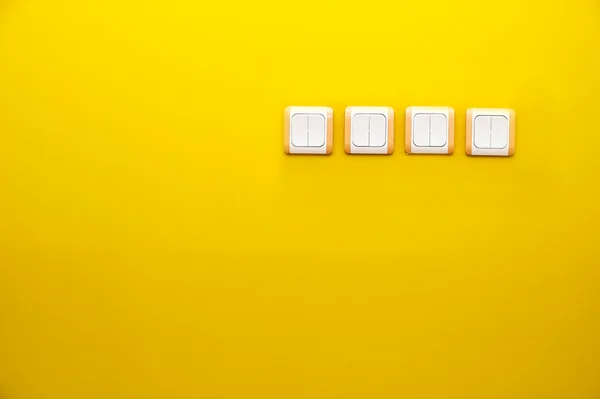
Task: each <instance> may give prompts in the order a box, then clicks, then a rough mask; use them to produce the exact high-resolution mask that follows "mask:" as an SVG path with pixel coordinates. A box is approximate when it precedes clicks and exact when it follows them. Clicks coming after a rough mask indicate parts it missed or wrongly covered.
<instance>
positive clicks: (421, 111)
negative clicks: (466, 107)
mask: <svg viewBox="0 0 600 399" xmlns="http://www.w3.org/2000/svg"><path fill="white" fill-rule="evenodd" d="M405 134H406V140H405V142H404V149H405V151H406V152H407V153H408V154H452V152H453V151H454V110H453V109H452V108H449V107H409V108H408V109H407V110H406V132H405Z"/></svg>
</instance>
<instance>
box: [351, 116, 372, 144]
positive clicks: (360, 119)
mask: <svg viewBox="0 0 600 399" xmlns="http://www.w3.org/2000/svg"><path fill="white" fill-rule="evenodd" d="M369 125H370V121H369V114H358V115H354V117H353V118H352V132H353V133H354V134H353V135H352V143H353V144H354V145H355V146H356V147H368V146H369Z"/></svg>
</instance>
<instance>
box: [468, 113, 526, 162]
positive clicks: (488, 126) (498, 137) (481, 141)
mask: <svg viewBox="0 0 600 399" xmlns="http://www.w3.org/2000/svg"><path fill="white" fill-rule="evenodd" d="M466 152H467V154H468V155H480V156H511V155H513V154H514V152H515V111H513V110H511V109H483V108H472V109H469V110H468V111H467V145H466Z"/></svg>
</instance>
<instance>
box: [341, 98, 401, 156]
mask: <svg viewBox="0 0 600 399" xmlns="http://www.w3.org/2000/svg"><path fill="white" fill-rule="evenodd" d="M345 135H346V138H345V141H346V143H345V148H346V152H347V153H348V154H391V153H392V152H393V151H394V110H393V109H392V108H388V107H348V108H346V134H345Z"/></svg>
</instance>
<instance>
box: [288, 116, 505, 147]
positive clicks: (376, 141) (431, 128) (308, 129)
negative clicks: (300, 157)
mask: <svg viewBox="0 0 600 399" xmlns="http://www.w3.org/2000/svg"><path fill="white" fill-rule="evenodd" d="M344 141H345V150H346V153H348V154H391V153H392V152H394V110H393V109H392V108H389V107H348V108H346V115H345V140H344ZM284 147H285V152H286V153H288V154H331V152H332V150H333V110H332V109H331V108H329V107H288V108H286V110H285V127H284ZM404 149H405V151H406V153H407V154H452V152H453V151H454V109H452V108H450V107H409V108H407V110H406V126H405V142H404ZM514 152H515V112H514V111H513V110H510V109H485V108H471V109H469V110H468V111H467V131H466V153H467V154H468V155H474V156H511V155H513V154H514Z"/></svg>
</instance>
